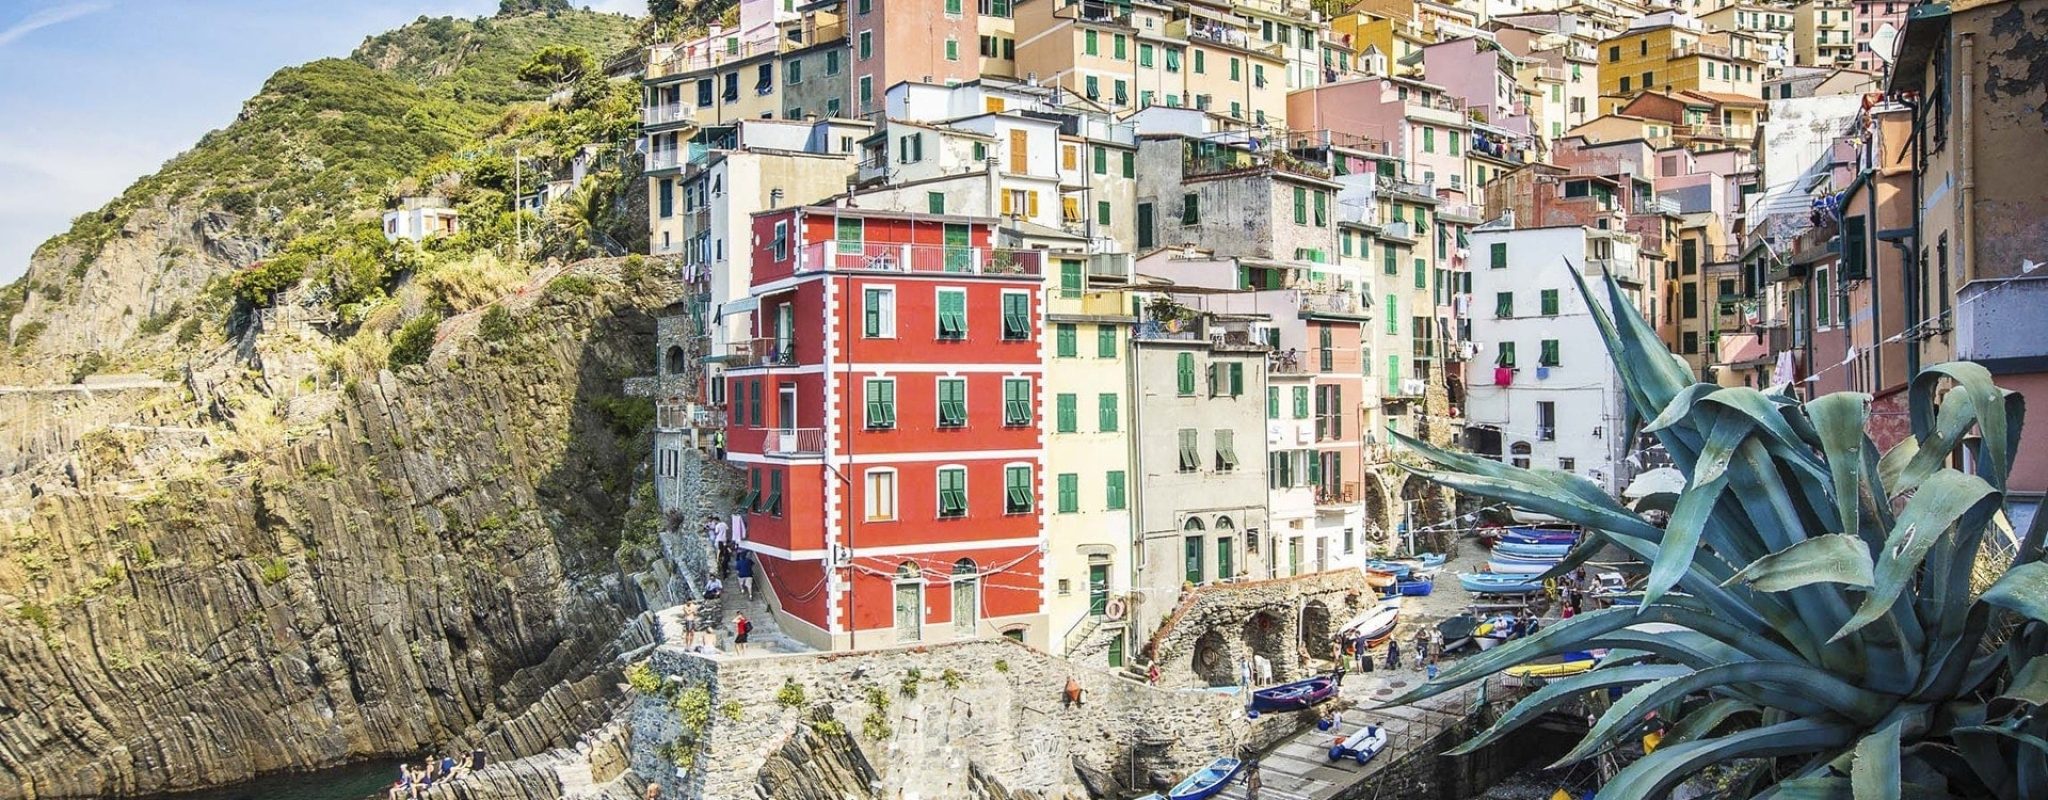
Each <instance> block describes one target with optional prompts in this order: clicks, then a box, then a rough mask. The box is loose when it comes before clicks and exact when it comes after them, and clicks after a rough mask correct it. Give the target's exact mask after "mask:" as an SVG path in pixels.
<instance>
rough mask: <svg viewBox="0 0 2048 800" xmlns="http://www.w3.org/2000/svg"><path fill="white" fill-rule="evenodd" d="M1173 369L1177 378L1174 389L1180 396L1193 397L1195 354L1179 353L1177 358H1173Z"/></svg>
mask: <svg viewBox="0 0 2048 800" xmlns="http://www.w3.org/2000/svg"><path fill="white" fill-rule="evenodd" d="M1174 367H1175V372H1176V373H1177V377H1178V378H1179V382H1178V384H1177V385H1176V388H1178V389H1179V394H1180V396H1182V397H1193V396H1194V394H1195V354H1194V353H1181V354H1180V355H1179V356H1176V357H1175V358H1174Z"/></svg>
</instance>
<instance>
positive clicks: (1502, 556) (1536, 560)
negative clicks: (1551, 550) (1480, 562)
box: [1487, 553, 1564, 564]
mask: <svg viewBox="0 0 2048 800" xmlns="http://www.w3.org/2000/svg"><path fill="white" fill-rule="evenodd" d="M1487 560H1489V561H1498V562H1500V563H1502V564H1555V563H1557V562H1559V561H1563V560H1564V556H1528V555H1520V554H1516V553H1494V554H1493V557H1492V558H1489V559H1487Z"/></svg>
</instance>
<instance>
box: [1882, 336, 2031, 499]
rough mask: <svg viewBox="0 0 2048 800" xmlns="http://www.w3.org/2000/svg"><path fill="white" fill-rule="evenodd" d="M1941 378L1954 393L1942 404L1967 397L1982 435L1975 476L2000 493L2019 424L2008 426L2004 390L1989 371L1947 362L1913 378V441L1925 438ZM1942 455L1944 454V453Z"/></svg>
mask: <svg viewBox="0 0 2048 800" xmlns="http://www.w3.org/2000/svg"><path fill="white" fill-rule="evenodd" d="M1942 378H1947V379H1949V380H1951V381H1954V382H1955V384H1956V389H1957V391H1950V392H1949V393H1948V395H1946V396H1945V397H1943V399H1942V405H1944V406H1946V405H1947V404H1949V403H1951V402H1954V401H1955V400H1956V398H1957V397H1959V396H1962V397H1968V398H1969V400H1970V405H1971V406H1972V407H1973V409H1974V411H1975V414H1974V416H1975V417H1976V422H1977V425H1978V426H1979V427H1980V428H1982V429H1983V432H1984V439H1983V441H1984V443H1985V446H1984V448H1983V450H1984V456H1985V457H1984V458H1983V459H1982V460H1981V461H1980V462H1979V464H1978V474H1979V475H1981V476H1983V478H1984V480H1985V482H1986V483H1989V484H1991V485H1992V486H1994V487H1997V488H1998V489H2000V490H2001V491H2002V490H2004V488H2005V478H2006V475H2008V474H2009V473H2010V472H2011V470H2012V457H2013V452H2014V451H2015V450H2017V449H2018V447H2019V437H2018V433H2019V431H2018V428H2019V426H2018V425H2009V424H2008V420H2007V419H2006V416H2005V414H2006V404H2005V390H2004V389H2000V388H1998V385H1997V384H1995V383H1992V381H1991V371H1990V370H1988V369H1985V368H1984V366H1983V365H1981V364H1975V363H1971V362H1968V361H1950V362H1948V363H1945V364H1936V365H1934V366H1931V367H1927V368H1926V369H1923V370H1921V371H1920V374H1918V375H1914V376H1913V380H1912V382H1911V383H1910V384H1908V388H1907V391H1908V400H1909V405H1910V408H1911V410H1912V414H1913V433H1914V435H1915V437H1916V438H1926V435H1927V434H1926V430H1925V429H1924V428H1923V425H1922V422H1923V420H1924V419H1925V418H1926V417H1927V411H1928V408H1929V406H1930V405H1931V404H1932V403H1933V402H1934V391H1935V389H1936V388H1938V387H1939V385H1940V381H1941V379H1942ZM1944 455H1945V454H1944Z"/></svg>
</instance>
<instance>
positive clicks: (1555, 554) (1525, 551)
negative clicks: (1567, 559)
mask: <svg viewBox="0 0 2048 800" xmlns="http://www.w3.org/2000/svg"><path fill="white" fill-rule="evenodd" d="M1571 551H1572V545H1568V544H1521V543H1519V542H1501V543H1500V544H1497V545H1494V546H1493V557H1494V558H1499V557H1501V556H1504V555H1515V556H1522V557H1525V558H1526V557H1531V556H1534V557H1540V558H1563V557H1564V556H1566V555H1568V554H1570V553H1571Z"/></svg>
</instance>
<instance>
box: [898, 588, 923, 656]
mask: <svg viewBox="0 0 2048 800" xmlns="http://www.w3.org/2000/svg"><path fill="white" fill-rule="evenodd" d="M923 635H924V584H923V582H921V581H914V580H913V581H903V582H899V583H897V584H896V641H899V642H915V641H917V640H918V638H919V637H922V636H923Z"/></svg>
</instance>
